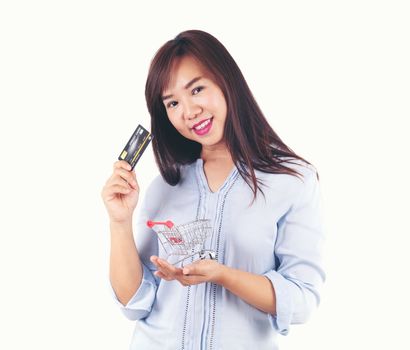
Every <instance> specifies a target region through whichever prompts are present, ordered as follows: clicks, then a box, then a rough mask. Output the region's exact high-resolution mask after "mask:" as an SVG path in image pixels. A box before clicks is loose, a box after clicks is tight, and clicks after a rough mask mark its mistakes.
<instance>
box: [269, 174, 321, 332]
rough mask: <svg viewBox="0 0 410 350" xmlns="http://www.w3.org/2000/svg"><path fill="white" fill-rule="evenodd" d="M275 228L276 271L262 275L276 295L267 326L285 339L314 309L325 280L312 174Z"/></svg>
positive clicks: (316, 191)
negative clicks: (290, 329) (274, 305)
mask: <svg viewBox="0 0 410 350" xmlns="http://www.w3.org/2000/svg"><path fill="white" fill-rule="evenodd" d="M277 226H278V234H277V239H276V243H275V248H274V249H275V251H274V254H275V260H276V262H277V268H276V269H272V270H271V271H268V272H267V273H265V274H264V275H265V276H266V277H267V278H268V279H269V280H270V281H271V282H272V285H273V287H274V290H275V295H276V314H275V315H269V317H270V320H271V324H272V326H273V327H274V328H275V329H276V330H277V331H278V332H279V333H281V334H283V335H286V334H288V332H289V327H290V325H291V324H298V323H304V322H306V321H307V319H308V318H309V316H310V314H311V312H312V311H313V310H314V309H315V308H316V307H317V306H318V304H319V302H320V295H319V288H320V286H321V284H322V283H323V282H324V280H325V273H324V271H323V267H322V261H321V260H322V259H321V247H322V244H323V241H324V232H323V227H322V218H321V193H320V188H319V182H318V180H317V178H316V173H315V172H314V171H311V172H308V173H307V175H306V176H305V177H304V179H303V183H302V186H301V189H300V192H299V194H298V198H297V199H296V200H295V201H294V203H293V204H292V206H291V207H290V209H289V210H288V211H287V213H286V214H285V215H284V216H283V217H282V218H281V219H280V220H279V222H278V224H277Z"/></svg>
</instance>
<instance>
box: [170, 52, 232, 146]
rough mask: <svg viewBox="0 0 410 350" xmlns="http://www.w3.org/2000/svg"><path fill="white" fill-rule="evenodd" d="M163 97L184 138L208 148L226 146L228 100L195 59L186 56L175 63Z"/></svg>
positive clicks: (175, 125)
mask: <svg viewBox="0 0 410 350" xmlns="http://www.w3.org/2000/svg"><path fill="white" fill-rule="evenodd" d="M162 95H163V96H162V99H163V103H164V105H165V109H166V111H167V115H168V118H169V120H170V122H171V123H172V125H173V126H174V127H175V129H177V130H178V132H179V133H180V134H181V135H182V136H184V137H185V138H187V139H190V140H193V141H196V142H198V143H200V144H201V145H202V146H205V147H207V146H215V145H223V144H224V142H223V131H224V125H225V120H226V114H227V106H226V101H225V97H224V95H223V93H222V90H221V89H220V88H219V87H218V86H217V85H216V84H215V83H214V82H213V81H212V80H211V78H210V76H209V74H208V73H207V72H206V71H205V70H204V69H203V68H202V66H201V65H200V64H199V63H198V62H197V61H196V60H194V59H193V58H192V57H189V56H185V57H182V58H181V59H179V60H177V61H176V62H175V63H174V65H173V69H172V71H171V79H170V82H169V85H168V87H167V88H166V89H165V90H164V91H163V94H162Z"/></svg>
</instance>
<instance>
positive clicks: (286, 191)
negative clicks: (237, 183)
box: [255, 158, 318, 198]
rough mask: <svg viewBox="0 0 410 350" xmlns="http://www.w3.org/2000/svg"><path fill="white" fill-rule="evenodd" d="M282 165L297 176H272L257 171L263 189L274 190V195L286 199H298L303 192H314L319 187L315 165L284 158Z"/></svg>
mask: <svg viewBox="0 0 410 350" xmlns="http://www.w3.org/2000/svg"><path fill="white" fill-rule="evenodd" d="M281 164H282V165H283V166H285V167H287V168H289V169H292V170H294V171H296V172H297V174H271V173H265V172H261V171H256V172H255V173H256V176H257V178H258V179H259V180H260V181H261V182H262V184H263V185H262V189H263V190H264V191H265V189H268V193H269V189H270V190H273V194H275V195H276V194H277V193H278V192H279V193H282V194H283V195H284V196H286V197H288V198H289V197H290V198H297V197H299V195H300V194H301V192H306V191H310V190H312V188H314V187H316V186H317V185H318V172H317V169H316V167H315V166H314V165H312V164H309V163H307V162H305V161H303V160H299V159H295V158H286V159H285V158H283V159H282V162H281Z"/></svg>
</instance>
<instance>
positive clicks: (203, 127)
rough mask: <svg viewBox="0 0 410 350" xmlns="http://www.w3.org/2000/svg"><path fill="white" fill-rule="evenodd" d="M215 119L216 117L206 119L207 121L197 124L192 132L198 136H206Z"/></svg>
mask: <svg viewBox="0 0 410 350" xmlns="http://www.w3.org/2000/svg"><path fill="white" fill-rule="evenodd" d="M213 119H214V117H211V118H209V119H206V120H204V121H202V122H200V123H198V124H196V125H195V126H194V127H193V128H192V131H193V132H194V133H195V134H196V135H198V136H202V135H206V134H207V133H208V132H209V131H210V130H211V128H212V120H213Z"/></svg>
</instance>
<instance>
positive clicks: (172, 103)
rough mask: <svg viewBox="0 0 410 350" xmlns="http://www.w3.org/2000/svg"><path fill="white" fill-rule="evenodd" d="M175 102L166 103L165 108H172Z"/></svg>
mask: <svg viewBox="0 0 410 350" xmlns="http://www.w3.org/2000/svg"><path fill="white" fill-rule="evenodd" d="M177 103H178V102H177V101H171V102H168V103H167V108H174V107H175V106H176V105H177Z"/></svg>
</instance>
